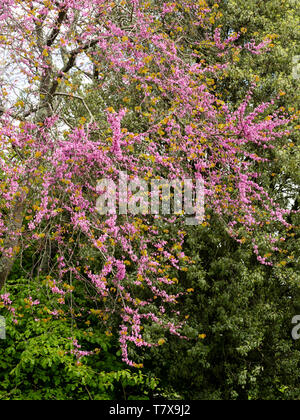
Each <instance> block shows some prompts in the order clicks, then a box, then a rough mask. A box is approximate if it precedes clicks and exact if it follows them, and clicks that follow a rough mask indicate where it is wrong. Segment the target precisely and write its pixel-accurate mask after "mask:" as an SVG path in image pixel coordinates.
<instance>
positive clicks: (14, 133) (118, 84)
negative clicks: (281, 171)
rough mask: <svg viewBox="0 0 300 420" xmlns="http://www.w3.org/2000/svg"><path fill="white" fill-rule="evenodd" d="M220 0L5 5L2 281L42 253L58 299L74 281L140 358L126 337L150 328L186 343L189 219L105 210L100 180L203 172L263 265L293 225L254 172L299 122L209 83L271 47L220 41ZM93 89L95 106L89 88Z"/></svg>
mask: <svg viewBox="0 0 300 420" xmlns="http://www.w3.org/2000/svg"><path fill="white" fill-rule="evenodd" d="M217 8H218V3H217V2H216V5H215V6H214V7H213V8H210V7H209V6H208V5H207V3H206V2H205V1H202V0H200V1H198V2H194V1H191V0H186V1H180V2H173V3H160V2H156V1H147V2H146V1H139V0H128V1H125V0H123V1H115V2H110V1H107V0H96V1H93V2H91V1H87V0H77V1H73V0H62V1H57V2H49V1H48V0H40V1H30V0H25V1H18V0H2V1H1V16H0V34H1V36H0V48H1V60H2V61H1V62H2V64H1V90H2V103H1V118H0V136H1V148H0V153H1V161H0V164H1V169H0V170H1V185H0V205H1V214H0V237H1V239H0V252H1V259H0V266H1V273H0V286H1V287H3V286H4V284H5V281H6V279H7V277H8V276H9V273H10V271H11V269H12V266H13V264H14V261H15V259H16V256H17V255H22V252H24V250H26V249H27V248H29V247H35V249H36V252H37V253H38V264H37V266H36V267H35V272H34V273H33V274H34V275H40V274H41V273H46V274H47V275H48V276H47V281H48V287H49V289H50V290H51V291H52V292H53V293H54V294H56V295H58V296H59V297H61V302H62V303H63V302H64V299H63V297H64V295H65V294H66V293H67V291H66V290H65V289H66V288H65V286H64V285H65V284H66V283H67V284H69V289H68V290H69V291H70V290H71V292H72V284H73V281H75V280H76V281H80V282H82V283H84V284H88V285H90V286H92V287H93V288H94V290H95V293H96V296H97V299H99V300H100V301H101V302H103V305H104V307H105V313H106V314H111V313H116V314H117V315H118V317H119V319H120V323H119V324H120V328H119V331H120V343H121V346H122V353H123V360H124V361H126V362H127V363H128V364H130V365H136V364H135V363H133V362H132V361H131V359H130V354H129V353H128V344H129V343H133V344H135V345H136V346H137V347H151V346H157V345H159V344H162V341H161V340H159V341H158V342H157V340H155V339H154V338H153V337H151V334H150V330H149V326H151V325H152V324H155V325H157V326H159V327H160V328H161V329H163V330H166V331H169V332H170V333H171V334H174V335H177V336H179V337H181V338H184V334H183V327H184V320H182V319H181V317H180V313H179V311H178V309H177V308H176V304H177V303H178V301H179V300H180V298H181V296H182V295H183V294H185V293H189V292H192V290H191V289H190V290H185V288H184V286H183V284H181V281H180V279H181V277H182V272H185V271H187V270H188V267H189V265H190V264H192V261H191V259H190V258H189V256H188V255H186V253H185V252H184V239H185V235H186V231H185V226H184V221H185V218H184V214H172V215H167V216H166V215H161V216H160V215H151V214H143V212H142V210H141V214H139V215H136V214H135V215H133V214H109V215H107V216H104V215H101V214H99V212H97V210H96V202H97V198H98V196H99V194H100V193H101V192H102V191H99V190H98V189H97V184H98V182H99V180H101V179H108V180H111V181H114V182H115V184H117V183H118V179H119V174H120V173H121V172H123V173H125V172H126V173H127V174H128V178H129V180H131V181H135V180H136V179H137V178H139V179H141V178H142V179H144V180H145V181H146V182H147V181H150V180H152V179H156V180H161V179H166V180H168V181H173V180H180V181H184V179H193V180H195V181H196V180H199V179H203V180H204V185H205V203H206V204H205V206H206V208H207V209H209V211H210V212H214V213H216V215H217V216H218V217H219V218H220V220H221V221H222V223H223V224H224V225H225V226H226V228H227V231H228V233H229V234H230V235H231V236H233V237H234V238H236V240H238V241H240V242H241V243H244V242H245V241H250V242H251V243H252V245H253V249H254V252H255V253H256V254H257V258H258V259H259V261H260V262H261V263H263V264H266V265H272V264H273V262H274V261H275V260H276V253H277V252H278V251H280V248H281V247H282V242H283V241H284V237H282V236H281V235H278V232H279V231H280V230H281V229H282V227H284V228H285V229H289V228H290V225H289V223H288V221H287V219H286V216H288V215H289V213H290V212H289V211H288V210H287V209H282V208H281V207H280V206H279V204H276V202H274V201H273V200H272V198H271V197H270V196H269V194H268V193H267V191H265V190H264V189H263V187H262V186H261V185H260V183H259V178H260V172H259V166H260V164H261V163H264V162H265V161H266V159H267V158H266V156H265V152H266V151H267V150H269V149H272V148H275V147H276V142H277V141H278V140H279V139H280V140H281V141H282V140H284V139H286V141H288V135H289V134H290V130H291V125H290V122H291V121H290V120H289V118H288V117H287V116H286V115H284V114H283V112H282V111H280V110H277V109H276V98H274V99H272V98H270V102H268V103H263V104H261V105H259V106H257V107H254V106H253V104H252V101H251V98H252V92H253V90H254V89H255V83H254V81H253V84H252V85H251V86H249V93H248V95H247V96H246V97H245V98H244V100H243V101H242V102H241V103H238V104H234V103H232V102H231V101H230V102H228V103H226V102H225V101H224V100H223V99H222V96H221V95H220V94H219V93H217V92H215V83H216V80H222V79H223V77H224V74H225V73H226V71H227V68H228V65H229V64H230V61H231V60H233V59H234V57H236V55H238V54H239V52H240V50H241V49H244V50H245V51H246V52H247V53H248V54H253V55H254V56H256V55H258V54H263V53H264V50H266V49H267V48H268V44H269V40H268V39H262V40H261V42H260V43H259V44H256V43H253V42H250V43H249V42H247V43H245V44H244V45H240V44H237V45H236V44H235V41H236V40H238V39H239V37H240V35H239V34H238V33H232V34H230V35H229V37H228V38H225V39H224V38H222V35H221V30H220V28H218V27H217V28H215V23H216V20H217V19H218V14H217V12H216V9H217ZM214 28H215V29H214ZM195 34H196V35H197V36H195ZM206 54H214V57H216V59H215V60H214V63H213V64H211V63H209V62H208V61H207V60H206V59H205V56H206ZM90 89H92V90H93V97H97V98H98V100H97V101H96V103H97V104H98V106H99V108H100V109H97V110H95V109H94V108H93V106H92V105H91V104H90V102H89V101H88V100H86V96H84V95H83V92H85V91H88V90H90ZM116 97H117V98H118V99H120V100H116ZM74 107H80V109H82V114H83V115H82V117H81V118H79V119H78V118H75V115H74ZM145 193H146V194H150V191H145ZM123 198H124V197H123ZM124 199H125V201H126V200H130V199H132V196H131V195H130V192H129V194H128V196H127V197H125V198H124ZM206 223H208V220H206V221H204V224H206ZM87 249H88V250H91V249H92V250H93V254H92V255H93V256H91V253H90V251H89V252H87ZM95 259H96V261H97V263H95V262H94V260H95ZM70 287H71V289H70ZM5 299H6V302H7V304H9V299H8V297H7V296H6V298H5ZM16 322H17V319H16Z"/></svg>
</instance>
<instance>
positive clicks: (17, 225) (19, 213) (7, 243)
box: [0, 200, 25, 290]
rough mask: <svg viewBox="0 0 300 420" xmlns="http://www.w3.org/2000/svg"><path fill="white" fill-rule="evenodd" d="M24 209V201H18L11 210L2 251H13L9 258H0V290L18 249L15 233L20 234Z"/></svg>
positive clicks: (18, 239)
mask: <svg viewBox="0 0 300 420" xmlns="http://www.w3.org/2000/svg"><path fill="white" fill-rule="evenodd" d="M24 209H25V200H20V201H18V202H17V203H16V205H15V207H14V208H13V209H12V218H11V221H10V224H9V227H8V233H7V235H6V238H5V240H4V249H5V250H8V249H13V254H12V256H11V257H8V256H6V255H2V257H0V290H1V289H2V288H3V286H4V285H5V282H6V279H7V277H8V275H9V273H10V272H11V269H12V267H13V264H14V262H15V259H16V254H17V249H16V247H18V245H19V241H20V238H19V236H18V235H16V233H18V232H20V229H21V227H22V224H23V218H24ZM10 232H11V234H10Z"/></svg>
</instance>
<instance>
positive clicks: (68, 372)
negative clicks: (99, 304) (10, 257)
mask: <svg viewBox="0 0 300 420" xmlns="http://www.w3.org/2000/svg"><path fill="white" fill-rule="evenodd" d="M14 283H15V284H17V285H18V289H19V292H18V291H17V288H16V287H14V286H13V285H10V286H9V287H8V292H12V295H13V296H12V297H13V299H14V301H13V306H14V308H16V314H17V319H18V324H15V323H14V322H13V318H14V317H13V316H12V314H11V313H9V312H8V311H7V310H5V309H2V311H1V315H2V316H5V317H6V324H7V330H6V339H5V340H0V400H3V399H10V400H11V399H13V400H24V399H25V400H88V399H93V400H111V399H128V398H131V399H132V398H134V396H136V397H137V398H141V399H148V398H149V394H150V393H152V391H153V390H154V389H155V388H156V387H157V380H156V379H155V378H154V377H152V376H149V377H146V376H145V375H144V374H143V373H142V371H141V370H138V371H137V370H135V371H131V370H129V369H128V367H127V366H126V365H124V363H122V362H121V361H120V352H119V351H118V346H117V343H116V342H115V341H114V340H112V339H111V338H110V337H108V336H107V335H106V334H105V333H104V331H103V327H102V330H101V326H100V325H99V326H98V328H95V329H94V331H93V332H91V328H88V327H87V325H86V324H84V323H80V322H78V323H75V322H72V319H71V318H62V319H55V317H53V316H51V315H50V316H49V314H47V318H41V319H40V320H39V321H38V320H37V316H40V317H41V314H40V313H41V312H43V309H45V305H46V304H47V303H48V300H47V299H46V296H45V294H44V293H43V290H42V288H41V287H40V285H39V283H35V284H31V285H30V286H29V287H28V284H27V285H26V279H18V281H15V282H14ZM20 285H22V286H23V287H20ZM34 289H35V290H34ZM29 290H30V292H31V293H32V294H33V295H34V296H39V299H40V305H36V306H32V307H30V308H26V306H28V305H26V304H25V305H24V299H27V298H28V296H29V293H28V292H29ZM26 302H27V301H26ZM41 308H42V310H41ZM46 312H47V311H46ZM75 339H76V340H77V341H78V343H80V345H82V349H81V350H87V351H93V354H91V355H89V356H86V357H82V358H78V357H76V354H73V352H74V350H76V346H74V345H73V340H75Z"/></svg>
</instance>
